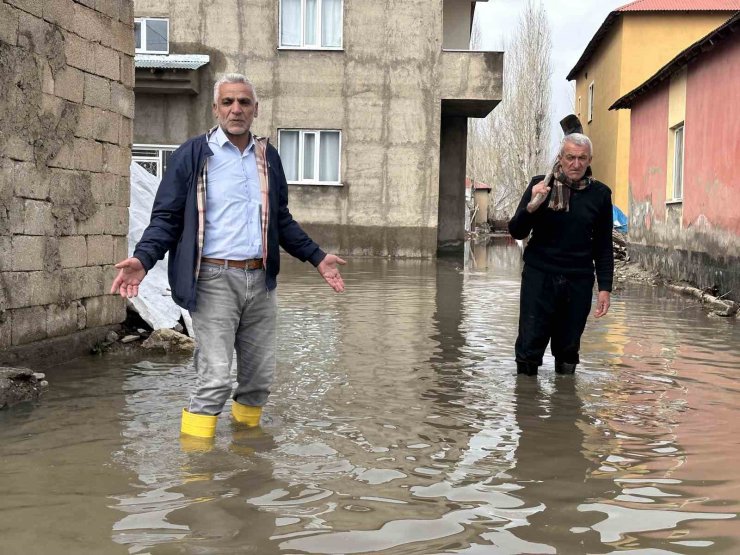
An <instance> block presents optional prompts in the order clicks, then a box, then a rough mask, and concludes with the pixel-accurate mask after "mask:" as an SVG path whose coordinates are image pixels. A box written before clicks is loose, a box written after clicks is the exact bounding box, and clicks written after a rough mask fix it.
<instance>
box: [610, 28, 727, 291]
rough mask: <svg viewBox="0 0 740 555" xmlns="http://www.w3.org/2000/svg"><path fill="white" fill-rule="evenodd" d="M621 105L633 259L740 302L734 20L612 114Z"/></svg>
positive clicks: (662, 71)
mask: <svg viewBox="0 0 740 555" xmlns="http://www.w3.org/2000/svg"><path fill="white" fill-rule="evenodd" d="M625 108H628V109H630V110H631V144H630V165H629V200H630V231H629V239H630V243H631V249H630V252H631V253H632V254H633V255H634V256H633V257H634V258H636V259H637V260H638V261H639V262H640V263H641V264H643V265H644V266H646V267H648V268H650V269H653V270H656V271H659V272H660V273H662V274H663V275H665V276H667V277H670V278H673V279H683V280H687V281H691V282H693V283H696V284H697V285H699V286H700V287H716V288H717V289H718V290H719V292H720V293H722V294H725V293H728V292H729V295H728V296H729V297H732V298H734V299H740V209H739V207H740V178H739V177H738V165H740V13H738V14H736V15H735V16H733V17H732V18H730V19H729V20H728V21H727V22H726V23H725V24H724V25H722V26H720V27H718V28H717V29H715V30H714V31H712V32H711V33H709V34H708V35H706V36H705V37H703V38H702V39H700V40H699V41H697V42H696V43H694V44H693V45H691V46H690V47H688V48H687V49H685V50H684V51H682V52H681V53H680V54H678V55H677V56H676V57H675V58H674V59H673V60H671V61H670V62H668V64H666V65H665V66H664V67H663V68H661V69H660V70H659V71H658V72H657V73H656V74H655V75H653V76H652V77H650V78H649V79H648V80H647V81H645V82H644V83H642V84H641V85H640V86H638V87H637V88H635V89H634V90H632V91H631V92H629V93H627V94H626V95H624V96H623V97H621V98H620V99H619V100H617V101H616V102H615V103H614V104H613V105H612V106H611V108H610V109H612V110H616V109H625Z"/></svg>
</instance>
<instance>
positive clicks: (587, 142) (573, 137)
mask: <svg viewBox="0 0 740 555" xmlns="http://www.w3.org/2000/svg"><path fill="white" fill-rule="evenodd" d="M565 143H570V144H572V145H578V146H587V147H588V154H589V156H593V155H594V145H593V143H591V139H589V138H588V137H586V135H584V134H583V133H571V134H570V135H566V136H565V137H563V140H562V141H560V149H559V150H558V154H559V155H560V154H562V153H563V149H564V148H565Z"/></svg>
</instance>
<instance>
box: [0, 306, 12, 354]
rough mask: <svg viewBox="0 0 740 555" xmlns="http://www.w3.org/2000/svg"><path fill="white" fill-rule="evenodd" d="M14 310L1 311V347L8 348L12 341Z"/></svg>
mask: <svg viewBox="0 0 740 555" xmlns="http://www.w3.org/2000/svg"><path fill="white" fill-rule="evenodd" d="M12 330H13V311H11V310H6V311H5V312H3V313H0V349H7V348H8V347H10V345H11V343H12V333H13V332H12Z"/></svg>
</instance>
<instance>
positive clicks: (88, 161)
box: [74, 139, 103, 172]
mask: <svg viewBox="0 0 740 555" xmlns="http://www.w3.org/2000/svg"><path fill="white" fill-rule="evenodd" d="M74 161H75V169H78V170H85V171H90V172H100V171H103V145H102V143H99V142H97V141H91V140H88V139H75V140H74Z"/></svg>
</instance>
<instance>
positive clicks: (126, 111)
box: [110, 83, 134, 118]
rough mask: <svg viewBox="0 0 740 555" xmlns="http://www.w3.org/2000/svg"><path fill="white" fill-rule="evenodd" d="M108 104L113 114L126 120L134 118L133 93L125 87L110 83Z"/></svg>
mask: <svg viewBox="0 0 740 555" xmlns="http://www.w3.org/2000/svg"><path fill="white" fill-rule="evenodd" d="M110 103H111V109H112V110H113V111H114V112H117V113H119V114H121V115H122V116H126V117H127V118H133V117H134V91H132V90H131V89H130V88H128V87H126V86H125V85H122V84H121V83H111V91H110Z"/></svg>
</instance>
